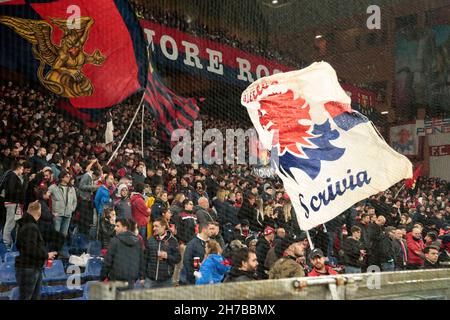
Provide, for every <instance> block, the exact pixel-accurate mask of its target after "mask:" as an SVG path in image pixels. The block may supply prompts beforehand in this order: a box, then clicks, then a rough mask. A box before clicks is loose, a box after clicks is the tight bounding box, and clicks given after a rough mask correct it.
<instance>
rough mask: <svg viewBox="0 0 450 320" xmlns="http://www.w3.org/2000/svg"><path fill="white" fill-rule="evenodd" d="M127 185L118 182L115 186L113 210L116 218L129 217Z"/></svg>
mask: <svg viewBox="0 0 450 320" xmlns="http://www.w3.org/2000/svg"><path fill="white" fill-rule="evenodd" d="M128 195H129V191H128V186H127V185H126V184H120V185H119V187H118V188H117V198H116V200H115V201H114V211H115V212H116V215H117V219H131V218H132V214H131V202H130V197H129V196H128Z"/></svg>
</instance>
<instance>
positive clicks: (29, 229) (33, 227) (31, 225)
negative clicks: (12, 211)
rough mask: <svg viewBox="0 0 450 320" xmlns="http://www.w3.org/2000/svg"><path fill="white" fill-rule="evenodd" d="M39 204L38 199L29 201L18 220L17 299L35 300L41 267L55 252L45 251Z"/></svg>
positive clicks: (40, 280) (38, 291)
mask: <svg viewBox="0 0 450 320" xmlns="http://www.w3.org/2000/svg"><path fill="white" fill-rule="evenodd" d="M40 217H41V205H40V204H39V202H38V201H36V202H32V203H30V205H29V206H28V212H27V213H26V214H25V215H24V216H23V218H22V219H20V220H19V221H18V225H19V226H20V227H19V232H18V235H17V249H18V250H19V253H20V255H19V256H18V257H17V258H16V264H15V267H16V279H17V284H18V286H19V300H37V299H39V297H40V291H41V282H42V268H43V267H44V264H45V262H46V261H47V259H51V260H53V259H54V258H55V256H56V254H57V253H56V252H47V250H46V248H45V243H44V240H43V238H42V235H41V233H40V231H39V227H38V223H37V222H38V220H39V218H40Z"/></svg>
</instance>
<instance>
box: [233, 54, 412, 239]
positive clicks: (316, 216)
mask: <svg viewBox="0 0 450 320" xmlns="http://www.w3.org/2000/svg"><path fill="white" fill-rule="evenodd" d="M241 101H242V104H243V105H244V106H245V107H247V110H248V113H249V115H250V118H251V120H252V122H253V125H254V126H255V128H256V130H257V131H258V135H259V139H260V141H261V143H262V144H263V146H264V147H265V148H267V149H269V150H271V163H272V164H273V165H274V166H275V169H276V172H277V174H278V175H279V176H280V177H281V179H282V180H283V183H284V187H285V189H286V191H287V193H288V194H289V197H290V198H291V201H292V204H293V207H294V209H295V211H296V215H297V219H298V223H299V226H300V228H301V229H303V230H309V229H311V228H314V227H316V226H318V225H320V224H323V223H325V222H327V221H329V220H331V219H333V218H334V217H336V216H338V215H339V214H341V213H342V212H343V211H345V210H346V209H348V208H349V207H351V206H352V205H353V204H355V203H357V202H358V201H361V200H363V199H365V198H367V197H369V196H371V195H374V194H376V193H378V192H380V191H384V190H386V189H388V188H389V187H390V186H392V185H394V184H395V183H397V182H399V181H401V180H402V179H405V178H411V177H412V164H411V162H410V161H409V160H408V159H407V158H406V157H405V156H403V155H401V154H399V153H397V152H396V151H395V150H393V149H392V148H391V147H389V145H388V144H387V143H386V142H385V141H384V140H383V139H382V138H381V137H380V136H379V134H378V132H377V131H376V129H375V128H374V126H373V124H372V123H371V122H370V121H369V120H368V119H367V118H366V117H364V116H363V115H361V114H360V113H358V112H356V111H353V110H352V109H351V106H350V103H351V101H350V98H349V97H348V96H347V95H346V93H345V91H344V90H343V89H342V88H341V86H340V85H339V82H338V79H337V76H336V72H335V71H334V69H333V68H332V67H331V66H330V65H329V64H328V63H325V62H320V63H314V64H312V65H311V66H309V67H308V68H305V69H302V70H299V71H293V72H288V73H281V74H276V75H273V76H270V77H266V78H262V79H259V80H258V81H256V82H254V83H253V84H252V85H250V86H249V87H248V88H247V89H246V90H245V91H244V93H243V94H242V99H241Z"/></svg>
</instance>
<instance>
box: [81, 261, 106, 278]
mask: <svg viewBox="0 0 450 320" xmlns="http://www.w3.org/2000/svg"><path fill="white" fill-rule="evenodd" d="M102 266H103V260H102V259H101V258H92V259H89V260H88V262H87V264H86V270H85V271H84V273H83V274H82V275H81V277H82V279H84V280H99V279H100V272H101V271H102Z"/></svg>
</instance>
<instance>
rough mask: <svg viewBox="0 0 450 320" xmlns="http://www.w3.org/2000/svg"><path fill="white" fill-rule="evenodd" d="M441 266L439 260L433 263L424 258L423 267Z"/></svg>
mask: <svg viewBox="0 0 450 320" xmlns="http://www.w3.org/2000/svg"><path fill="white" fill-rule="evenodd" d="M440 267H441V265H440V263H439V261H437V262H436V263H435V264H432V263H431V262H429V261H428V260H427V259H424V262H423V267H422V269H439V268H440Z"/></svg>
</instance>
